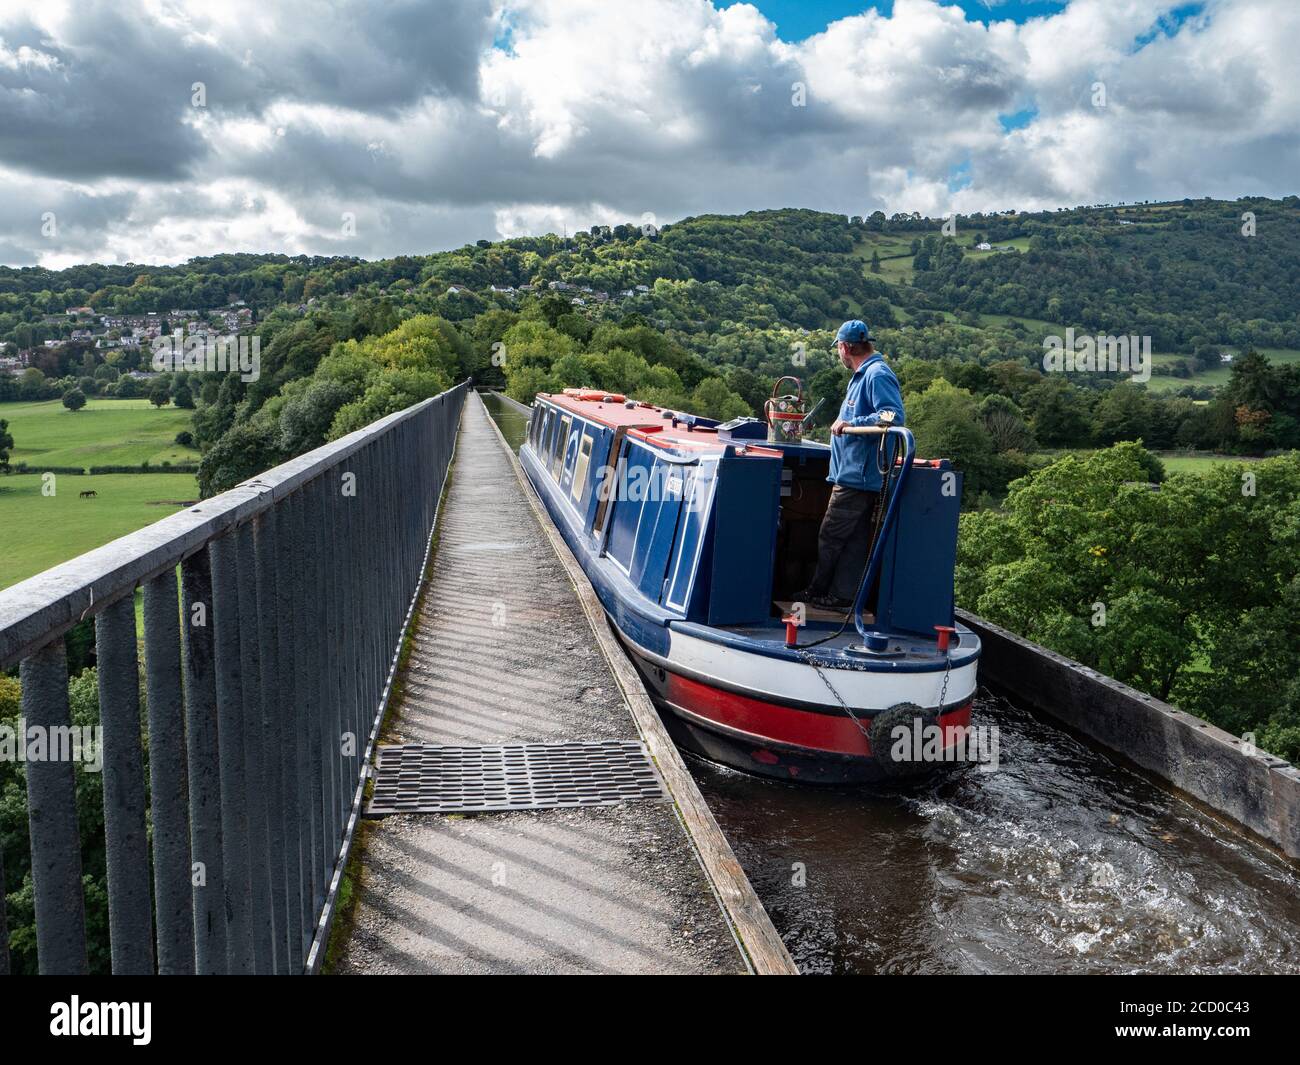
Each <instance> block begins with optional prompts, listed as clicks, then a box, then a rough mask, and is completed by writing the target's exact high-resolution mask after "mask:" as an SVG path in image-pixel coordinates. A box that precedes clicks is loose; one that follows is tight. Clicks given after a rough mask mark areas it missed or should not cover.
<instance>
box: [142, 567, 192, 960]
mask: <svg viewBox="0 0 1300 1065" xmlns="http://www.w3.org/2000/svg"><path fill="white" fill-rule="evenodd" d="M177 611H178V604H177V599H176V573H175V571H174V570H168V571H167V572H166V573H163V574H161V575H159V576H157V577H155V578H154V579H153V580H151V581H149V583H147V584H146V585H145V586H144V659H145V680H146V692H147V696H148V697H147V699H146V703H147V705H148V708H149V794H150V812H151V814H152V816H153V883H154V899H155V902H154V905H155V907H156V911H157V914H158V972H159V973H161V974H162V975H164V976H173V975H186V974H193V972H194V912H193V909H192V905H193V903H192V895H193V888H192V887H191V883H190V881H191V877H192V876H193V872H192V870H191V868H190V824H189V812H188V810H187V808H186V803H187V799H186V790H187V789H186V786H185V722H184V716H183V715H184V712H185V708H184V704H183V703H182V701H181V630H180V617H179V615H178V613H177Z"/></svg>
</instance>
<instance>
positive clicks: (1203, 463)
mask: <svg viewBox="0 0 1300 1065" xmlns="http://www.w3.org/2000/svg"><path fill="white" fill-rule="evenodd" d="M1095 450H1096V449H1095V448H1044V449H1043V450H1042V451H1040V452H1039V454H1041V455H1043V456H1045V457H1047V458H1048V459H1052V460H1055V459H1058V458H1061V457H1062V456H1064V455H1077V456H1078V457H1079V458H1084V457H1086V456H1088V455H1091V454H1092V453H1093V452H1094V451H1095ZM1152 454H1153V455H1155V456H1156V457H1157V458H1158V459H1159V460H1160V461H1161V462H1162V463H1164V467H1165V472H1166V473H1192V474H1201V473H1208V472H1209V471H1210V470H1212V469H1214V467H1215V466H1223V465H1226V464H1228V463H1234V462H1235V463H1240V462H1257V461H1259V460H1258V459H1254V458H1251V457H1249V456H1244V455H1215V454H1211V453H1208V452H1205V451H1190V452H1189V451H1153V452H1152Z"/></svg>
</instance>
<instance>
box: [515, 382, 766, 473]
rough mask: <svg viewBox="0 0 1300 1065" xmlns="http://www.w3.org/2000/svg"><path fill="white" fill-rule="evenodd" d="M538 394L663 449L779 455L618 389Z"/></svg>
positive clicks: (761, 455) (564, 408)
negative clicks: (727, 437) (726, 437)
mask: <svg viewBox="0 0 1300 1065" xmlns="http://www.w3.org/2000/svg"><path fill="white" fill-rule="evenodd" d="M537 398H538V399H543V400H546V401H547V402H549V403H551V404H553V405H554V406H556V407H559V408H560V409H561V410H566V411H569V412H570V413H572V414H576V415H578V416H579V417H582V418H586V419H587V420H588V421H593V422H596V423H597V424H599V425H606V426H609V427H610V428H613V429H617V428H619V427H620V426H621V427H624V428H626V430H627V435H628V436H633V437H636V438H638V439H640V440H643V441H644V442H645V443H647V444H649V445H651V446H652V447H658V448H663V449H664V450H666V451H667V450H672V451H684V452H688V453H696V454H709V453H713V454H721V453H722V452H724V451H725V450H726V449H727V448H728V447H730V448H732V449H733V450H734V453H735V454H737V455H743V456H753V457H755V458H760V457H761V458H778V459H779V458H780V457H781V451H780V449H778V448H772V447H764V446H763V445H762V444H761V443H756V442H750V441H723V440H719V439H718V430H717V426H716V424H715V423H713V422H712V419H705V420H706V421H709V424H708V425H698V424H697V425H691V424H689V423H683V422H681V421H680V420H678V421H676V422H675V421H674V419H675V418H676V419H681V418H683V417H688V418H694V417H695V416H694V415H690V414H687V413H686V412H684V411H672V410H668V409H666V408H664V407H656V406H655V405H654V404H652V403H640V402H638V401H636V400H630V399H628V398H627V397H626V396H624V395H621V394H620V393H617V392H601V391H598V390H594V389H582V388H566V389H565V390H564V392H563V393H555V394H551V393H546V392H539V393H538V394H537Z"/></svg>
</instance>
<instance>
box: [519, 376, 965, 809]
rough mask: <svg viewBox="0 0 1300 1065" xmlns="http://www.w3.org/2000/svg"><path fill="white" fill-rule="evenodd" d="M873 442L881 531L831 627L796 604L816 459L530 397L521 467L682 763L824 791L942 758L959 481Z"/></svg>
mask: <svg viewBox="0 0 1300 1065" xmlns="http://www.w3.org/2000/svg"><path fill="white" fill-rule="evenodd" d="M874 431H875V432H877V433H880V434H881V440H880V444H879V446H878V448H877V449H876V451H877V456H878V457H877V462H878V464H879V466H880V468H881V470H882V473H883V474H884V480H885V484H884V486H883V488H882V493H881V505H880V506H879V507H878V508H877V510H878V514H879V518H878V520H877V523H876V526H875V528H874V534H873V536H872V543H871V545H869V548H870V549H869V550H868V545H866V544H864V545H862V549H861V554H860V555H859V556H858V557H857V558H856V559H852V558H849V559H842V560H841V564H842V565H844V564H849V565H853V566H855V567H857V568H859V569H860V570H861V574H862V576H861V579H860V581H856V582H855V583H856V586H857V587H858V593H857V597H856V599H855V601H854V602H853V605H852V609H851V610H849V611H841V612H839V613H830V612H826V611H819V610H815V609H812V608H809V607H806V606H805V605H804V604H801V603H797V602H795V601H794V599H795V596H796V594H797V593H798V591H799V590H800V589H803V588H804V587H806V585H807V584H808V581H809V578H810V577H811V574H812V571H813V568H814V566H815V564H816V559H817V533H818V528H819V525H820V523H821V519H822V515H823V514H824V512H825V510H826V505H827V502H828V500H829V497H830V488H831V486H830V485H829V484H828V483H827V480H826V476H827V471H828V469H829V462H830V448H829V447H828V446H827V445H825V444H820V443H815V442H812V441H805V440H803V439H801V438H800V439H794V440H790V439H786V437H787V436H788V435H789V434H787V433H782V432H779V431H774V432H772V433H769V432H768V426H767V424H765V423H764V422H763V421H761V420H759V419H754V418H739V419H735V420H733V421H730V422H726V423H719V422H717V421H714V420H712V419H709V418H703V417H698V416H695V415H692V414H688V413H684V412H681V411H673V410H665V409H662V408H659V407H655V406H652V405H649V404H646V403H640V402H637V401H636V400H634V399H629V398H627V397H624V396H621V395H614V394H610V393H606V392H600V391H592V390H583V389H572V388H569V389H565V390H564V391H563V393H562V394H554V395H550V394H544V393H543V394H539V395H538V396H537V397H536V399H535V401H534V403H533V408H532V414H531V418H530V421H529V425H528V432H527V437H526V440H525V442H524V444H523V445H522V446H521V448H520V452H519V455H520V462H521V464H522V466H523V468H524V471H525V473H526V474H527V477H528V479H529V481H530V482H531V484H532V486H533V488H534V489H535V490H536V492H537V494H538V496H539V497H540V498H541V501H542V502H543V504H544V505H545V508H546V511H547V513H548V514H549V515H550V518H551V520H552V521H553V522H554V524H555V526H556V528H557V529H558V530H559V532H560V534H561V535H562V536H563V537H564V539H565V541H566V542H567V543H568V545H569V547H570V549H571V550H572V551H573V553H574V555H575V556H576V557H577V559H578V561H579V563H580V564H581V565H582V568H583V569H584V571H585V572H586V574H587V576H588V578H589V579H590V580H591V583H592V585H593V587H594V588H595V590H596V593H597V595H598V596H599V597H600V601H601V603H602V605H603V606H604V609H605V612H606V614H607V615H608V617H609V621H610V623H611V625H612V627H613V629H614V631H615V633H616V634H617V635H618V637H619V639H620V640H621V641H622V643H623V645H624V646H625V648H626V649H627V651H628V653H629V655H630V657H631V659H632V661H633V662H634V663H635V664H636V666H637V668H638V670H639V671H640V673H641V675H642V676H643V677H644V679H645V681H646V685H647V688H648V690H649V692H650V694H651V696H652V697H653V699H654V701H655V703H656V705H657V707H658V709H659V711H660V714H661V716H662V717H663V719H664V722H665V724H666V725H667V726H668V728H669V731H670V733H671V734H672V736H673V738H674V740H675V741H676V742H677V743H678V744H679V745H680V746H682V747H684V748H685V749H687V750H690V751H693V752H695V753H697V754H700V755H703V756H704V757H706V758H709V759H711V760H713V761H716V762H720V763H722V764H724V765H727V766H731V767H733V768H736V769H741V770H745V771H748V772H751V773H757V774H761V775H764V776H769V777H776V778H779V779H783V780H794V781H802V782H812V783H822V784H846V783H867V782H875V781H880V780H884V779H887V778H895V777H899V776H904V775H909V774H915V773H918V772H929V771H932V770H934V769H935V768H939V767H943V766H947V765H951V764H954V762H955V761H957V760H958V759H957V758H955V757H954V753H955V752H959V751H961V750H962V749H964V744H963V742H962V741H963V740H964V738H965V736H966V733H967V732H968V730H969V725H970V712H971V701H972V699H973V697H974V694H975V687H976V667H977V662H978V659H979V654H980V644H979V639H978V637H977V636H976V635H975V634H974V633H973V632H971V631H970V630H969V629H967V628H966V627H964V626H962V625H959V624H956V623H955V618H954V613H953V568H954V565H955V561H956V544H957V517H958V509H959V506H960V498H961V475H960V473H959V472H958V471H956V470H954V469H952V467H951V465H950V463H949V462H948V461H947V460H946V459H932V460H920V459H917V458H916V457H915V446H914V443H913V441H912V436H911V433H910V432H908V431H907V430H906V429H905V428H903V427H901V426H889V427H885V428H883V429H877V430H874ZM848 554H849V553H848V552H846V555H848ZM856 573H857V569H855V570H854V576H855V577H856ZM922 738H924V739H923V741H922ZM912 741H917V742H912Z"/></svg>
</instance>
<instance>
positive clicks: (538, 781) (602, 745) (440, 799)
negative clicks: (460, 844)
mask: <svg viewBox="0 0 1300 1065" xmlns="http://www.w3.org/2000/svg"><path fill="white" fill-rule="evenodd" d="M638 800H650V801H658V802H666V801H668V793H667V791H666V790H665V789H664V784H663V780H662V779H661V778H660V776H659V771H658V770H657V769H655V767H654V764H653V763H652V762H651V761H650V757H649V755H648V754H647V752H646V749H645V744H643V743H639V742H637V741H635V740H607V741H602V742H598V743H586V742H576V741H575V742H567V743H512V744H503V745H500V746H495V747H459V746H443V745H440V744H429V743H408V744H402V745H399V746H391V747H380V748H379V758H378V763H377V765H376V772H375V788H374V795H373V797H372V798H371V800H370V803H369V804H368V805H367V807H366V815H367V816H369V817H382V816H384V815H386V814H407V813H441V814H448V813H487V812H491V811H502V810H540V809H546V808H549V807H570V806H613V805H616V804H618V803H623V802H634V801H638Z"/></svg>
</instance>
